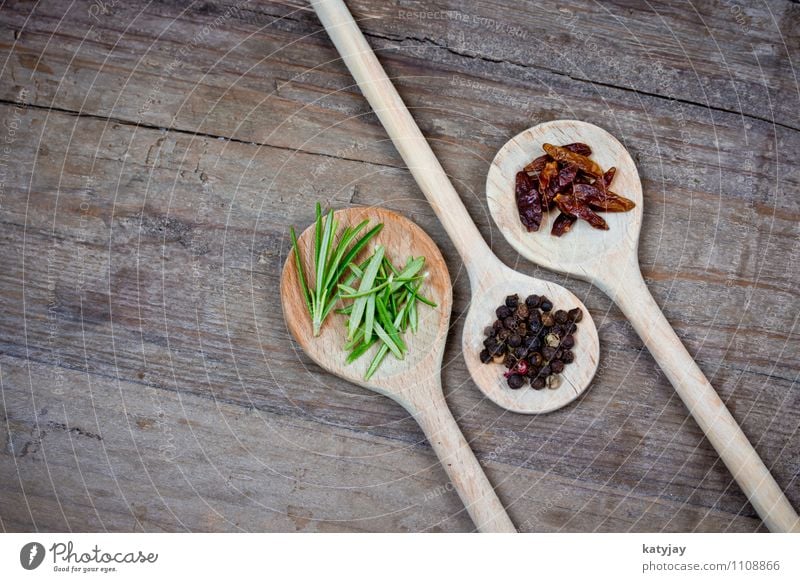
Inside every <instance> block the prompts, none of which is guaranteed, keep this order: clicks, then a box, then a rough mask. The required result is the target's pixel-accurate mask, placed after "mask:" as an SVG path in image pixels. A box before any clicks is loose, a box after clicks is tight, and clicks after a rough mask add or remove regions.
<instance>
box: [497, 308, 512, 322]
mask: <svg viewBox="0 0 800 582" xmlns="http://www.w3.org/2000/svg"><path fill="white" fill-rule="evenodd" d="M495 314H496V315H497V319H505V318H506V317H508V316H509V315H511V309H509V308H508V307H506V306H505V305H501V306H500V307H498V308H497V311H495Z"/></svg>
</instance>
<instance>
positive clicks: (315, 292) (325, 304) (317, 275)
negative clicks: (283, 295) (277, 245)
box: [290, 203, 383, 336]
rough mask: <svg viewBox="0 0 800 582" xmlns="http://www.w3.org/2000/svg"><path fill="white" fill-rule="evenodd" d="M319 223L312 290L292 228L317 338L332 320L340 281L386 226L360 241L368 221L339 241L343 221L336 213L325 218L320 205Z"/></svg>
mask: <svg viewBox="0 0 800 582" xmlns="http://www.w3.org/2000/svg"><path fill="white" fill-rule="evenodd" d="M316 215H317V218H316V223H315V228H314V271H313V273H314V287H313V289H312V288H309V278H308V277H307V276H306V274H305V272H304V270H303V265H302V260H301V258H300V250H299V247H298V244H297V234H296V233H295V231H294V228H291V229H290V233H291V237H292V248H293V249H294V260H295V265H296V266H297V277H298V279H299V281H300V287H301V288H302V291H303V297H304V298H305V301H306V307H308V313H309V315H310V316H311V325H312V328H313V332H314V335H315V336H318V335H319V333H320V329H321V328H322V323H323V322H324V321H325V318H327V317H328V314H330V312H331V310H332V309H333V308H334V306H335V305H336V303H337V302H338V301H339V298H340V291H339V288H338V285H339V282H340V281H341V280H342V277H344V276H345V274H346V273H347V271H348V268H352V267H353V266H354V265H353V261H354V260H355V258H356V257H357V256H358V253H360V252H361V250H362V249H363V248H364V247H365V246H366V245H367V243H368V242H369V241H370V239H372V237H374V236H375V235H376V234H378V233H379V232H380V231H381V229H382V228H383V224H378V225H377V226H374V227H373V228H372V229H370V230H369V231H367V232H366V233H365V234H364V235H362V236H361V237H360V238H359V234H360V233H361V231H363V230H364V228H366V226H367V224H369V221H368V220H364V221H363V222H361V223H360V224H358V225H357V226H355V227H350V226H348V227H346V228H345V229H344V231H343V232H342V234H341V236H340V237H339V240H338V242H336V233H337V231H338V227H339V222H338V221H337V220H336V219H334V217H333V210H331V211H330V212H328V214H327V215H326V216H324V217H323V215H322V207H321V206H320V205H319V203H317V208H316Z"/></svg>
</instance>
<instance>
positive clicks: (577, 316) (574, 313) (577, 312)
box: [569, 307, 583, 323]
mask: <svg viewBox="0 0 800 582" xmlns="http://www.w3.org/2000/svg"><path fill="white" fill-rule="evenodd" d="M569 318H570V319H571V320H572V321H574V322H575V323H578V322H579V321H580V320H581V319H583V310H581V308H580V307H576V308H575V309H570V310H569Z"/></svg>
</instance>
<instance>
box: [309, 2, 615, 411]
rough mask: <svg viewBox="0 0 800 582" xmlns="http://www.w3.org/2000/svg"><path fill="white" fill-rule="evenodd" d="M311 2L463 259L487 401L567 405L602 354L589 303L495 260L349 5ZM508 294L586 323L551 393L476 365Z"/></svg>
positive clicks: (534, 407)
mask: <svg viewBox="0 0 800 582" xmlns="http://www.w3.org/2000/svg"><path fill="white" fill-rule="evenodd" d="M311 3H312V4H313V6H314V10H315V11H316V12H317V15H318V16H319V19H320V21H321V22H322V24H323V26H325V30H327V32H328V35H329V36H330V37H331V40H333V43H334V44H335V45H336V48H337V50H338V51H339V54H340V55H341V56H342V60H343V61H344V62H345V64H346V65H347V68H348V69H349V70H350V72H351V73H352V74H353V77H354V78H355V80H356V82H357V83H358V86H359V88H360V89H361V91H362V92H363V93H364V96H365V97H366V98H367V100H368V101H369V103H370V105H371V106H372V109H373V110H374V111H375V113H376V115H377V116H378V118H379V119H380V120H381V123H382V124H383V126H384V128H385V129H386V132H387V133H388V134H389V137H391V138H392V143H394V145H395V147H396V148H397V150H398V151H399V152H400V155H401V156H402V157H403V160H405V162H406V164H408V169H409V170H410V171H411V174H412V175H413V176H414V179H415V180H416V181H417V184H418V185H419V187H420V190H422V192H423V194H425V197H426V198H427V199H428V202H430V204H431V207H432V208H433V210H434V212H436V216H437V217H438V218H439V220H440V222H441V223H442V226H444V229H445V230H446V231H447V234H448V235H449V236H450V239H451V240H452V241H453V244H454V245H455V246H456V249H457V250H458V253H459V254H460V255H461V258H462V260H463V261H464V266H465V267H466V269H467V272H468V273H469V280H470V286H471V287H472V303H471V304H470V306H469V312H468V313H467V316H466V320H465V323H464V333H463V335H462V347H463V350H464V359H465V360H466V362H467V367H468V368H469V371H470V374H471V375H472V379H473V380H475V383H476V384H477V385H478V387H479V388H480V389H481V391H482V392H483V394H484V395H486V396H487V397H488V398H489V399H491V400H492V401H494V402H495V403H496V404H498V405H499V406H502V407H503V408H507V409H508V410H512V411H514V412H521V413H526V414H533V413H541V412H549V411H552V410H556V409H558V408H561V407H562V406H565V405H566V404H568V403H570V402H572V401H573V400H574V399H575V398H577V397H578V396H579V395H580V394H581V393H582V392H583V391H584V390H585V389H586V388H587V387H588V386H589V383H590V382H591V380H592V378H593V377H594V374H595V371H596V370H597V364H598V360H599V354H600V347H599V340H598V337H597V329H596V328H595V325H594V322H593V321H592V318H591V317H590V316H589V312H588V311H587V310H586V307H585V306H584V305H583V303H582V302H581V301H580V300H579V299H578V298H577V297H575V295H573V294H572V293H571V292H570V291H568V290H567V289H565V288H564V287H562V286H560V285H557V284H555V283H549V282H547V281H543V280H541V279H536V278H534V277H530V276H528V275H523V274H522V273H518V272H516V271H513V270H511V269H509V268H508V267H507V266H505V265H504V264H503V263H502V262H500V260H499V259H498V258H497V257H496V256H495V254H494V253H493V252H492V250H491V249H490V248H489V246H488V245H487V244H486V241H484V240H483V237H482V236H481V234H480V232H479V231H478V229H477V227H476V226H475V223H474V222H472V219H471V218H470V216H469V213H468V212H467V209H466V208H464V204H463V203H462V202H461V198H460V197H459V195H458V193H457V192H456V191H455V189H454V188H453V185H452V184H451V183H450V180H449V179H448V177H447V174H445V172H444V170H443V169H442V166H441V165H440V164H439V161H438V160H437V159H436V156H435V155H434V153H433V151H432V150H431V148H430V146H429V145H428V142H427V141H426V140H425V137H424V136H423V135H422V132H421V131H420V130H419V127H417V124H416V123H415V122H414V118H413V117H411V114H410V113H409V111H408V109H407V108H406V106H405V104H404V103H403V100H402V99H401V98H400V95H398V94H397V90H396V89H395V88H394V86H393V85H392V82H391V81H390V80H389V79H388V78H387V77H386V73H385V71H384V70H383V67H381V64H380V63H379V62H378V59H377V58H376V57H375V54H374V53H373V52H372V49H371V48H370V47H369V44H367V41H366V40H365V39H364V35H363V34H361V31H360V30H359V29H358V26H357V25H356V23H355V22H354V21H353V17H352V16H351V15H350V12H349V11H348V10H347V7H346V6H345V5H344V3H343V2H342V1H341V0H312V2H311ZM512 293H518V294H519V295H520V297H521V298H525V297H527V296H528V295H530V294H534V293H535V294H537V295H546V296H547V297H548V298H549V299H550V300H551V301H552V302H553V304H554V306H555V308H556V309H565V310H569V309H572V308H575V307H580V308H581V309H582V310H583V314H584V317H583V321H582V322H581V323H580V324H578V331H577V332H576V334H575V342H576V343H575V348H574V350H573V351H574V352H575V361H574V362H573V363H572V364H570V365H568V366H566V367H565V369H564V373H563V374H561V385H560V386H559V387H558V388H557V389H555V390H550V389H544V390H534V389H533V388H531V387H530V386H525V387H523V388H521V389H519V390H512V389H510V388H509V387H508V384H507V383H506V381H505V378H503V373H504V372H505V368H503V367H502V366H498V365H494V364H489V365H487V364H482V363H481V362H480V359H479V354H480V352H481V350H482V349H483V345H482V342H483V339H484V337H485V336H484V334H483V330H484V328H485V327H486V326H488V325H491V324H492V322H493V321H494V320H495V315H494V312H495V310H496V309H497V307H498V306H500V305H501V304H502V303H503V301H504V299H505V297H506V296H507V295H510V294H512Z"/></svg>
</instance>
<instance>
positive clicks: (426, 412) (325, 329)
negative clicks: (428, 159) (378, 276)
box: [281, 208, 516, 532]
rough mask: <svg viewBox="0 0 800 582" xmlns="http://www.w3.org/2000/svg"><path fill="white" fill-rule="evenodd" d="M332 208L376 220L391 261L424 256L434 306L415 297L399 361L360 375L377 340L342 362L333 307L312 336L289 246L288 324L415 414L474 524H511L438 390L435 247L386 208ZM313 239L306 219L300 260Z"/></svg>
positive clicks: (350, 220) (350, 217) (445, 308)
mask: <svg viewBox="0 0 800 582" xmlns="http://www.w3.org/2000/svg"><path fill="white" fill-rule="evenodd" d="M334 216H335V217H336V219H337V220H338V221H339V223H340V226H341V227H342V228H344V227H345V226H348V225H351V226H355V225H356V224H358V223H360V222H361V221H362V220H364V219H369V221H370V222H371V223H372V224H373V225H374V224H378V223H380V222H382V223H383V225H384V226H383V230H382V231H381V232H380V234H378V235H377V237H376V238H375V239H373V240H372V241H371V242H370V244H371V245H372V248H374V246H375V245H376V244H382V245H383V246H384V247H385V248H386V253H387V257H388V258H389V259H390V260H391V261H392V262H393V263H394V264H396V265H399V264H404V263H405V261H406V259H408V258H409V257H412V256H413V257H425V260H426V262H425V264H426V270H427V272H428V275H429V276H428V280H427V282H426V283H425V286H424V289H423V292H424V293H425V294H426V295H427V296H428V297H430V298H431V299H433V301H434V302H436V303H437V305H438V307H436V308H430V307H427V306H423V305H420V307H419V328H418V331H417V333H416V334H410V333H409V334H406V336H404V339H405V340H406V344H407V345H408V354H407V355H406V357H405V359H404V360H402V361H401V360H397V359H395V358H394V357H393V356H391V355H389V356H387V357H386V359H384V361H383V362H382V364H381V366H380V367H379V368H378V370H377V372H375V374H374V375H373V376H372V377H371V378H370V379H369V381H365V380H364V373H365V372H366V370H367V367H368V366H369V363H370V361H371V359H372V357H371V355H372V353H373V352H374V351H375V349H376V348H373V349H372V350H371V351H370V352H368V353H367V354H365V355H364V356H362V357H361V358H359V359H358V360H356V361H355V362H353V363H352V364H349V365H348V364H347V363H346V362H345V358H346V357H347V352H345V351H344V349H343V348H342V346H343V345H344V344H345V342H346V341H347V340H346V336H347V330H346V324H345V318H344V316H342V315H339V314H336V313H332V314H331V315H329V316H328V319H327V320H326V321H325V323H324V325H323V326H322V330H321V333H320V335H319V336H317V337H313V335H312V329H311V319H310V317H309V314H308V310H307V308H306V304H305V300H304V298H303V293H302V291H301V289H300V286H299V283H298V279H297V268H296V266H295V260H294V254H293V253H290V254H289V257H287V259H286V263H285V264H284V266H283V274H282V276H281V300H282V304H283V315H284V318H285V319H286V324H287V325H288V327H289V330H290V331H291V333H292V335H293V336H294V337H295V339H296V340H297V342H298V343H299V344H300V346H301V347H302V348H303V350H304V351H305V352H306V353H307V354H308V355H309V357H311V359H312V360H314V362H316V363H317V364H318V365H319V366H320V367H322V368H324V369H325V370H327V371H328V372H330V373H332V374H335V375H337V376H339V377H341V378H344V379H346V380H349V381H350V382H353V383H354V384H358V385H360V386H363V387H364V388H367V389H369V390H372V391H374V392H379V393H380V394H384V395H386V396H388V397H390V398H392V399H393V400H395V401H396V402H398V403H399V404H401V405H402V406H403V408H405V409H406V410H407V411H408V412H409V413H410V414H411V415H412V416H413V417H414V418H415V419H416V420H417V422H418V423H419V425H420V427H422V430H423V431H424V433H425V436H426V437H427V438H428V440H429V441H430V443H431V445H432V446H433V450H434V451H435V452H436V454H437V455H438V457H439V459H440V460H441V462H442V466H443V467H444V469H445V471H447V474H448V476H449V477H450V480H451V482H452V483H453V486H454V487H455V489H456V491H458V494H459V495H460V496H461V500H462V501H463V502H464V505H465V506H466V508H467V511H468V512H469V515H470V517H472V520H473V521H474V522H475V525H476V526H477V527H478V529H479V530H480V531H484V532H514V531H516V530H515V528H514V525H513V524H512V523H511V520H510V519H509V517H508V515H507V514H506V511H505V509H503V506H502V504H501V503H500V500H499V499H498V498H497V495H496V494H495V492H494V489H493V488H492V485H491V484H490V483H489V480H488V479H487V478H486V475H484V473H483V470H482V469H481V466H480V465H479V464H478V461H477V459H475V455H474V454H473V453H472V451H471V450H470V448H469V445H468V444H467V441H466V440H465V439H464V436H463V435H462V434H461V431H460V430H459V428H458V425H457V424H456V421H455V420H454V419H453V415H452V414H450V410H449V409H448V408H447V404H446V402H445V399H444V394H443V392H442V383H441V366H442V355H443V353H444V345H445V340H446V339H447V330H448V327H449V322H450V309H451V307H452V303H453V301H452V288H451V285H450V275H449V274H448V272H447V266H446V265H445V262H444V259H443V258H442V255H441V253H440V252H439V249H438V248H437V246H436V244H435V243H434V242H433V241H432V240H431V239H430V237H429V236H428V235H427V234H425V232H424V231H423V230H422V229H421V228H419V227H418V226H417V225H416V224H414V223H413V222H411V221H410V220H408V219H406V218H404V217H402V216H400V215H399V214H395V213H394V212H390V211H388V210H382V209H379V208H353V209H348V210H339V211H337V212H335V213H334ZM313 240H314V227H313V225H312V226H310V227H309V228H307V229H306V230H305V232H303V234H302V235H301V236H300V238H299V240H298V246H299V248H300V251H301V254H302V255H303V256H302V262H303V265H313V258H312V254H313V252H314V244H313ZM368 254H371V252H370V253H368ZM365 256H368V255H365ZM307 269H308V268H307ZM306 272H308V270H307V271H306Z"/></svg>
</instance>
